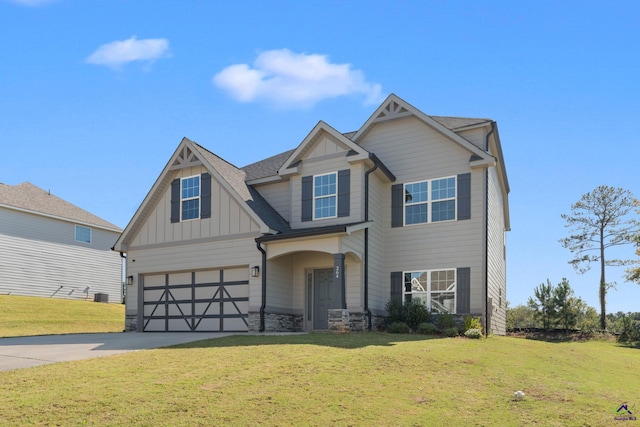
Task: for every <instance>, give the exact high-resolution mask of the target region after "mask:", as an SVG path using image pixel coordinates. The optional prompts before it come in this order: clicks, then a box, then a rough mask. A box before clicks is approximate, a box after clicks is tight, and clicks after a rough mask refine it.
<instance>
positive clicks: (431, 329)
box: [417, 322, 438, 335]
mask: <svg viewBox="0 0 640 427" xmlns="http://www.w3.org/2000/svg"><path fill="white" fill-rule="evenodd" d="M417 332H418V333H419V334H422V335H435V334H436V332H438V328H437V327H436V325H434V324H433V323H429V322H424V323H420V324H419V325H418V329H417Z"/></svg>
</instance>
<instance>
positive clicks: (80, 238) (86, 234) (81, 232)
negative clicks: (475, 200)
mask: <svg viewBox="0 0 640 427" xmlns="http://www.w3.org/2000/svg"><path fill="white" fill-rule="evenodd" d="M75 241H76V242H81V243H91V229H90V228H89V227H84V226H82V225H76V228H75Z"/></svg>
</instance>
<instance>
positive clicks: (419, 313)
mask: <svg viewBox="0 0 640 427" xmlns="http://www.w3.org/2000/svg"><path fill="white" fill-rule="evenodd" d="M405 307H406V312H407V318H406V320H405V322H406V323H407V325H409V327H410V328H411V330H412V331H417V330H418V327H419V326H420V325H421V324H422V323H428V322H430V321H431V313H429V311H428V310H427V307H425V305H424V304H422V302H421V301H417V300H416V301H411V302H410V303H409V304H405Z"/></svg>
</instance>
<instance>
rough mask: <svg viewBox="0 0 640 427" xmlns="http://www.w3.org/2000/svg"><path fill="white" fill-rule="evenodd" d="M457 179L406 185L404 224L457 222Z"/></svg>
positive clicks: (451, 178)
mask: <svg viewBox="0 0 640 427" xmlns="http://www.w3.org/2000/svg"><path fill="white" fill-rule="evenodd" d="M455 219H456V177H455V176H451V177H446V178H439V179H432V180H427V181H420V182H410V183H407V184H405V185H404V224H405V225H412V224H424V223H429V222H440V221H455Z"/></svg>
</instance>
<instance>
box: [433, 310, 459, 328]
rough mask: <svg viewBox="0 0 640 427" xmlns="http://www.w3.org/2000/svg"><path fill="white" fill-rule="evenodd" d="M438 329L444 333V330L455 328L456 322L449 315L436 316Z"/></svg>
mask: <svg viewBox="0 0 640 427" xmlns="http://www.w3.org/2000/svg"><path fill="white" fill-rule="evenodd" d="M438 327H439V328H440V330H441V331H443V332H444V330H445V329H450V328H456V330H457V327H456V321H455V320H454V318H453V315H451V314H449V313H442V314H438Z"/></svg>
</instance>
